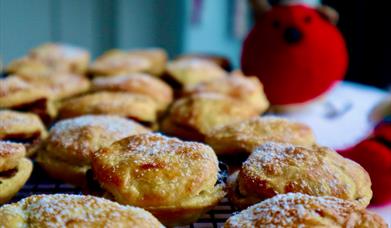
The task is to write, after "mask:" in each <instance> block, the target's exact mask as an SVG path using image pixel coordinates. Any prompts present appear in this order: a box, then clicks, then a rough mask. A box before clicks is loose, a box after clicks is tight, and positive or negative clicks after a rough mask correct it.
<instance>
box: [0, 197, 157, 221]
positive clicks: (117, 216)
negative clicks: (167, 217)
mask: <svg viewBox="0 0 391 228" xmlns="http://www.w3.org/2000/svg"><path fill="white" fill-rule="evenodd" d="M0 221H4V222H2V224H3V225H5V228H8V227H91V228H95V227H140V228H141V227H142V228H144V227H151V228H158V227H163V226H162V225H161V223H160V222H159V221H158V220H157V219H156V218H155V217H153V216H152V215H151V214H150V213H149V212H147V211H145V210H143V209H141V208H136V207H132V206H123V205H119V204H117V203H115V202H111V201H109V200H106V199H102V198H97V197H93V196H82V195H66V194H55V195H33V196H30V197H28V198H25V199H22V200H20V201H19V202H17V203H13V204H8V205H5V206H3V207H1V208H0Z"/></svg>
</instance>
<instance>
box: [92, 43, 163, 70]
mask: <svg viewBox="0 0 391 228" xmlns="http://www.w3.org/2000/svg"><path fill="white" fill-rule="evenodd" d="M166 62H167V53H166V52H165V51H164V50H163V49H159V48H151V49H144V50H131V51H121V50H117V49H113V50H110V51H107V52H105V53H104V54H103V55H101V56H100V57H98V58H97V59H96V60H95V62H93V63H92V64H91V66H90V68H89V71H90V73H91V74H93V75H96V76H110V75H118V74H128V73H134V72H145V73H150V74H153V75H160V74H162V73H163V71H164V69H165V65H166Z"/></svg>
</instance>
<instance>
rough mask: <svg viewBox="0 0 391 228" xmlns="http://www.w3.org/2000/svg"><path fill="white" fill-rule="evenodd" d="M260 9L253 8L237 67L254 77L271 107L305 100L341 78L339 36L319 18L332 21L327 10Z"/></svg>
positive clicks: (344, 59)
mask: <svg viewBox="0 0 391 228" xmlns="http://www.w3.org/2000/svg"><path fill="white" fill-rule="evenodd" d="M253 2H258V3H259V2H263V3H265V1H256V0H253ZM257 5H258V8H257V7H256V6H257ZM265 5H267V4H264V5H260V4H254V8H255V9H256V12H258V13H257V17H258V19H257V22H256V24H255V26H254V28H253V29H252V30H251V32H250V33H249V35H248V36H247V38H246V39H245V42H244V45H243V50H242V58H241V64H242V69H243V71H244V73H245V74H246V75H257V76H258V77H259V79H260V80H261V81H262V83H263V84H264V88H265V92H266V95H267V97H268V99H269V100H270V102H271V103H272V104H273V105H291V104H302V103H305V102H308V101H311V100H313V99H315V98H316V97H319V96H320V95H322V94H323V93H324V92H326V91H327V90H329V89H330V88H331V87H332V86H333V85H334V84H335V83H336V82H338V81H339V80H341V79H342V78H343V76H344V75H345V72H346V69H347V65H348V55H347V51H346V46H345V42H344V39H343V37H342V35H341V34H340V32H339V31H338V30H337V28H336V27H335V26H334V25H333V24H332V23H331V22H330V21H329V20H327V19H326V18H325V17H324V15H325V14H324V13H326V14H327V13H329V15H331V18H334V19H335V17H336V14H335V13H334V14H333V13H331V14H330V12H332V11H330V8H327V7H322V8H321V10H318V9H314V8H310V7H308V6H305V5H303V4H277V5H273V6H272V7H270V8H267V7H265ZM265 8H266V10H265ZM259 9H264V11H262V12H261V13H259V11H260V10H259Z"/></svg>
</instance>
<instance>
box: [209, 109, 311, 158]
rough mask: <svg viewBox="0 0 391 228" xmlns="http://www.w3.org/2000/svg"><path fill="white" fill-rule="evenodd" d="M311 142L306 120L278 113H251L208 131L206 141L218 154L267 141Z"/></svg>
mask: <svg viewBox="0 0 391 228" xmlns="http://www.w3.org/2000/svg"><path fill="white" fill-rule="evenodd" d="M271 141H273V142H279V143H289V144H293V145H301V146H312V145H314V144H315V136H314V133H313V132H312V130H311V128H310V127H308V126H307V125H305V124H302V123H299V122H294V121H289V120H287V119H283V118H278V117H269V116H268V117H254V118H250V119H248V120H244V121H240V122H236V123H232V124H227V125H225V126H222V127H219V128H215V129H213V130H212V131H210V132H209V134H207V137H206V143H207V144H208V145H210V146H211V147H212V148H213V149H214V150H215V151H216V153H217V154H218V155H233V156H236V155H238V154H241V153H245V154H250V153H251V152H252V151H253V150H254V149H255V148H256V147H258V146H260V145H262V144H264V143H266V142H271Z"/></svg>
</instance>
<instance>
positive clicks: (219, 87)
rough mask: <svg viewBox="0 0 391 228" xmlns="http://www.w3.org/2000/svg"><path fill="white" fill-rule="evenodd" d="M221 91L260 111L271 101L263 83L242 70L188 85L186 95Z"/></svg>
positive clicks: (263, 110) (264, 109)
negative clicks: (244, 73)
mask: <svg viewBox="0 0 391 228" xmlns="http://www.w3.org/2000/svg"><path fill="white" fill-rule="evenodd" d="M205 92H207V93H211V92H212V93H220V94H224V95H226V96H229V97H231V98H233V99H237V100H238V101H240V102H246V103H248V104H250V105H252V106H253V107H254V109H255V110H257V111H258V112H259V113H263V112H265V111H266V109H267V108H268V107H269V102H268V100H267V99H266V96H265V93H264V92H263V85H262V84H261V82H260V81H259V79H258V78H257V77H255V76H251V77H250V76H244V75H243V74H242V73H241V72H234V73H232V74H231V75H230V76H228V77H224V78H222V79H215V80H211V81H206V82H202V83H198V84H196V85H195V86H193V87H188V88H187V89H185V91H184V96H188V95H190V94H195V93H205Z"/></svg>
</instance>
